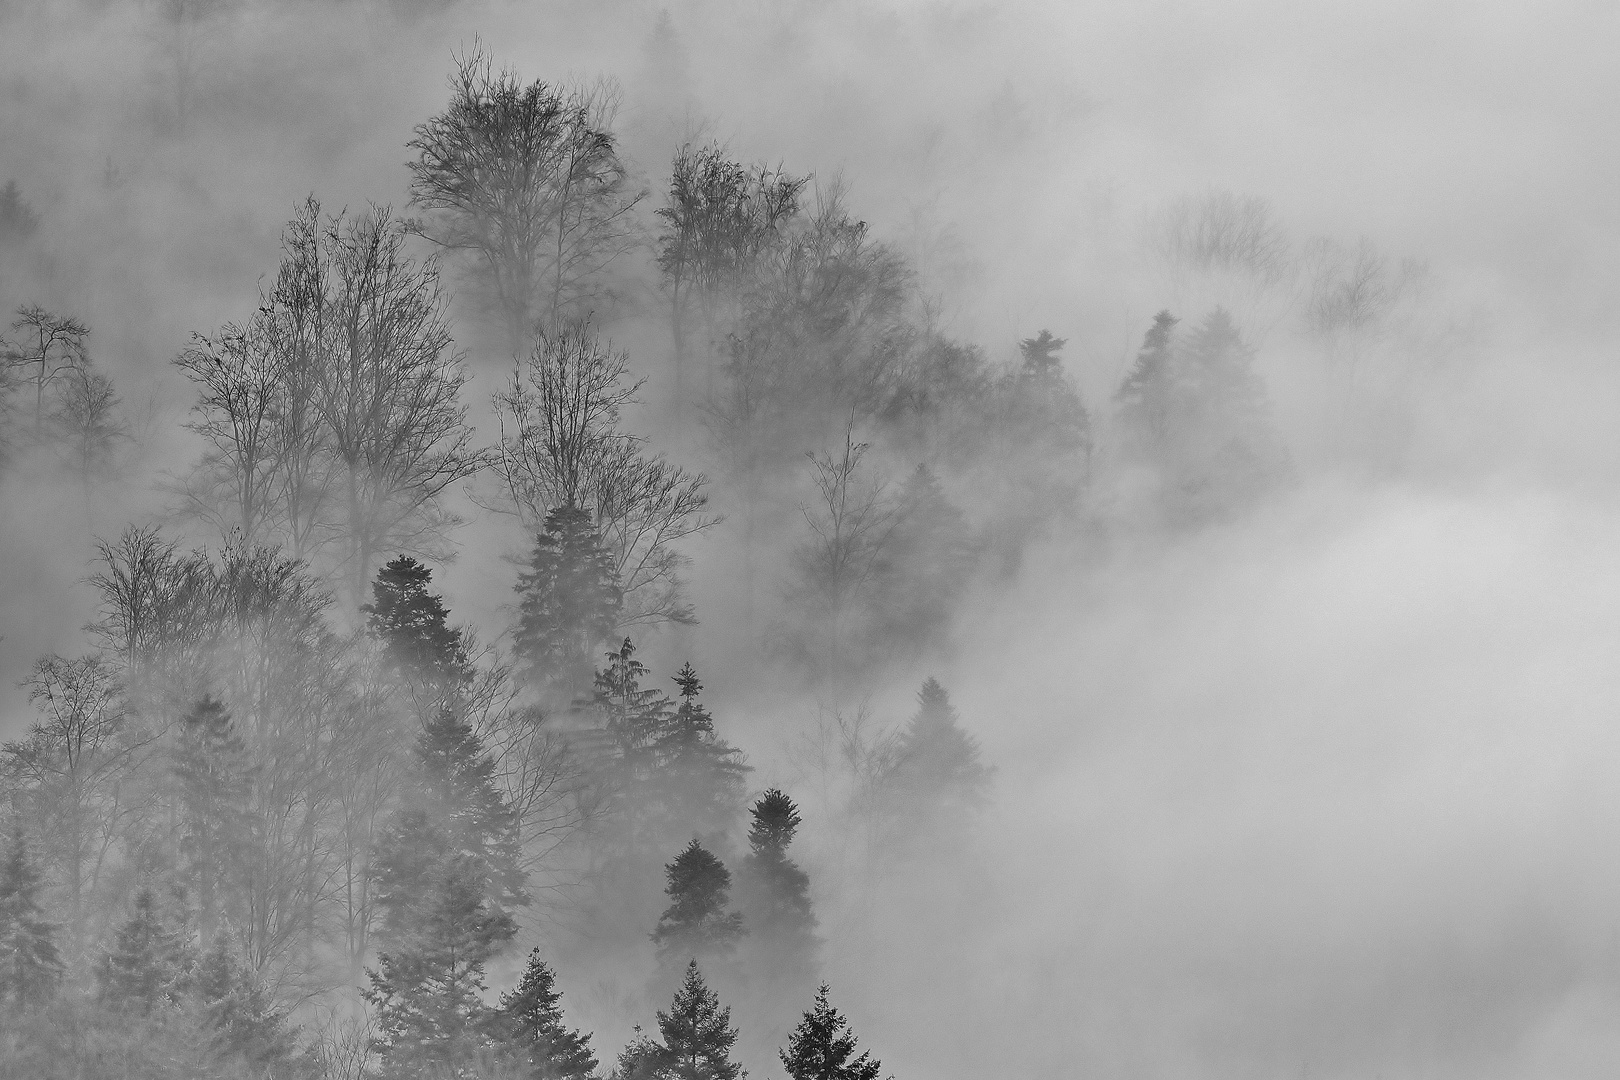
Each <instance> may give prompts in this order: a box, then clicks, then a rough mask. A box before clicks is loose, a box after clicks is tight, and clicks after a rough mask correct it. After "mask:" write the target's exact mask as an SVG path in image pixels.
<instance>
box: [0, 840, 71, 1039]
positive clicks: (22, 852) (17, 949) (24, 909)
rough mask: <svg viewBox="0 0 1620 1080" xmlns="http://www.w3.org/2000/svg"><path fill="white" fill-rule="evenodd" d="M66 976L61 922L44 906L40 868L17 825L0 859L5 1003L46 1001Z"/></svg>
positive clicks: (0, 985)
mask: <svg viewBox="0 0 1620 1080" xmlns="http://www.w3.org/2000/svg"><path fill="white" fill-rule="evenodd" d="M61 977H62V959H61V957H60V956H59V955H58V954H57V950H56V926H55V924H53V923H51V922H49V921H47V920H46V919H45V918H44V913H43V911H42V909H41V908H40V906H39V871H38V870H37V869H36V868H35V866H34V864H33V860H31V859H30V858H29V857H28V845H27V843H26V841H24V839H23V834H22V830H21V829H20V828H17V829H14V830H13V831H12V834H11V844H10V845H9V846H8V847H7V849H6V855H5V862H4V863H0V1005H4V1004H5V1003H6V1002H7V1001H10V1002H12V1003H14V1004H16V1005H18V1006H22V1007H27V1006H31V1005H42V1004H44V1003H45V1002H47V1001H49V1000H50V999H51V997H52V996H53V995H54V994H55V993H56V986H57V983H58V982H59V981H60V980H61Z"/></svg>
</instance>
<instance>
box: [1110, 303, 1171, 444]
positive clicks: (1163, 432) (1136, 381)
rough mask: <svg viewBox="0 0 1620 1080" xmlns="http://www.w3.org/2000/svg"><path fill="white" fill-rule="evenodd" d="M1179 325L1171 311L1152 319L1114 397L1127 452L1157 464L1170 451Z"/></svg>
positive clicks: (1161, 313) (1160, 313)
mask: <svg viewBox="0 0 1620 1080" xmlns="http://www.w3.org/2000/svg"><path fill="white" fill-rule="evenodd" d="M1177 321H1178V320H1177V319H1176V317H1175V316H1174V315H1172V314H1170V312H1168V311H1161V312H1159V313H1158V314H1157V315H1155V316H1154V317H1153V325H1152V327H1150V328H1149V329H1148V332H1147V335H1146V336H1145V337H1144V338H1143V339H1142V348H1141V350H1140V351H1139V352H1138V353H1137V354H1136V362H1135V363H1134V364H1133V365H1132V366H1131V370H1130V371H1129V372H1128V373H1127V374H1126V376H1125V380H1124V381H1123V382H1122V383H1120V386H1119V390H1118V391H1116V392H1115V394H1114V401H1115V402H1116V403H1117V404H1118V405H1119V420H1120V428H1121V430H1122V432H1123V435H1124V441H1125V447H1126V451H1127V453H1128V454H1129V455H1131V456H1132V457H1135V458H1138V459H1142V460H1146V461H1152V462H1158V461H1161V460H1162V459H1163V458H1164V456H1165V454H1166V453H1167V452H1168V449H1169V443H1170V438H1171V430H1170V425H1171V418H1172V413H1173V411H1174V408H1175V398H1176V386H1175V380H1176V376H1177V372H1176V368H1175V363H1176V359H1175V352H1174V340H1173V334H1174V332H1175V328H1176V323H1177Z"/></svg>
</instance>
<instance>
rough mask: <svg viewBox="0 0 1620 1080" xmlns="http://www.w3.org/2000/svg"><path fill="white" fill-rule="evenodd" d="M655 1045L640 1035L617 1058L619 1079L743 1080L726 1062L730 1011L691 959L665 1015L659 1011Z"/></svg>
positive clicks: (731, 1037) (731, 1039)
mask: <svg viewBox="0 0 1620 1080" xmlns="http://www.w3.org/2000/svg"><path fill="white" fill-rule="evenodd" d="M658 1031H659V1034H660V1035H661V1036H662V1037H663V1041H662V1042H659V1041H656V1040H654V1039H651V1038H648V1037H646V1036H642V1037H641V1038H639V1039H637V1040H636V1041H635V1042H632V1043H631V1044H630V1046H628V1047H626V1049H625V1052H624V1053H623V1054H621V1055H619V1068H618V1070H617V1072H616V1073H615V1076H616V1077H618V1078H619V1080H742V1078H743V1077H745V1076H747V1075H748V1074H747V1073H746V1072H744V1071H743V1067H742V1065H741V1064H739V1063H737V1062H734V1061H732V1060H731V1048H732V1045H733V1044H734V1043H736V1041H737V1030H736V1029H735V1028H733V1027H732V1026H731V1010H730V1009H729V1008H726V1007H723V1006H721V1004H720V999H719V997H718V996H717V995H716V994H715V992H714V991H713V990H710V989H709V988H708V986H707V985H706V984H705V983H704V981H703V974H702V972H700V971H699V970H698V966H697V961H696V960H695V959H694V960H692V961H690V962H689V963H688V964H687V966H686V979H685V981H684V982H682V984H681V987H680V989H679V990H677V991H676V992H675V998H674V1000H673V1001H672V1002H671V1003H670V1008H669V1011H668V1012H667V1013H666V1012H662V1011H660V1012H659V1013H658Z"/></svg>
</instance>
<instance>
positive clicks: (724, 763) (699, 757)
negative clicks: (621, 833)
mask: <svg viewBox="0 0 1620 1080" xmlns="http://www.w3.org/2000/svg"><path fill="white" fill-rule="evenodd" d="M675 685H676V686H678V687H679V688H680V704H679V706H678V707H677V708H676V709H675V712H674V714H673V715H670V716H669V717H668V719H667V721H666V722H665V723H664V724H663V726H662V729H661V730H660V731H659V732H658V734H657V735H656V736H655V737H654V739H653V743H652V751H653V759H654V760H653V768H654V776H653V787H654V800H655V801H656V802H657V804H658V806H659V809H660V812H661V815H662V817H663V820H664V822H665V824H666V825H667V826H668V830H666V831H668V832H675V831H676V830H678V832H675V834H676V835H679V834H680V833H694V832H695V833H697V834H699V835H708V834H711V833H715V832H719V831H722V830H724V829H725V828H726V827H727V826H728V825H730V824H731V822H732V821H733V820H734V819H735V818H736V815H737V812H738V810H739V809H740V808H741V806H742V800H743V784H744V779H743V778H744V777H745V776H746V775H747V773H748V771H749V769H748V766H747V765H746V764H745V763H744V762H743V759H742V751H741V750H738V749H737V748H736V747H734V746H732V745H730V744H729V743H727V742H725V741H724V740H722V739H721V738H719V737H718V736H717V735H716V734H715V732H714V718H713V717H712V716H710V715H709V710H708V709H706V708H704V707H703V703H702V702H701V701H699V700H698V695H699V694H700V693H702V691H703V684H702V683H701V682H699V681H698V676H697V672H696V671H694V670H693V668H692V665H691V664H686V665H685V666H683V667H682V668H681V670H680V671H679V672H678V673H677V674H676V676H675Z"/></svg>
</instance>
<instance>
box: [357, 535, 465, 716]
mask: <svg viewBox="0 0 1620 1080" xmlns="http://www.w3.org/2000/svg"><path fill="white" fill-rule="evenodd" d="M432 580H433V571H431V570H429V569H428V568H427V567H425V566H423V565H422V564H421V563H419V562H417V561H416V560H415V559H413V558H411V557H410V556H408V555H401V556H399V557H398V558H397V559H394V560H393V561H392V562H390V563H388V564H387V565H386V566H384V567H383V568H382V569H381V570H378V571H377V579H376V580H375V581H373V582H372V583H371V593H372V597H373V600H372V602H371V603H369V604H366V605H365V606H363V607H362V608H361V609H360V610H361V611H362V612H364V613H365V615H366V629H367V630H368V631H370V632H371V634H372V635H373V636H374V637H376V638H377V639H378V640H379V641H381V642H382V643H383V647H384V648H385V650H386V651H387V654H388V658H389V660H390V662H391V663H392V664H393V665H394V668H395V670H396V671H397V672H399V674H400V675H401V676H402V677H403V678H404V679H405V680H406V681H407V683H409V684H410V685H412V687H413V688H417V687H421V688H426V689H428V690H429V691H431V692H435V693H436V694H437V696H438V697H439V698H440V699H441V700H443V699H445V698H447V697H449V696H450V695H451V694H453V693H454V692H455V691H456V690H457V689H459V688H460V687H461V686H462V685H464V684H465V683H466V682H467V680H468V679H470V678H471V665H470V662H469V660H468V657H467V647H466V642H465V641H464V640H463V633H462V631H461V630H460V629H458V628H456V627H453V626H450V625H449V622H448V619H449V616H450V612H449V611H448V609H446V608H445V606H444V601H443V599H442V598H441V597H439V596H437V595H434V594H432V593H430V592H428V589H427V587H428V585H429V583H431V582H432Z"/></svg>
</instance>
